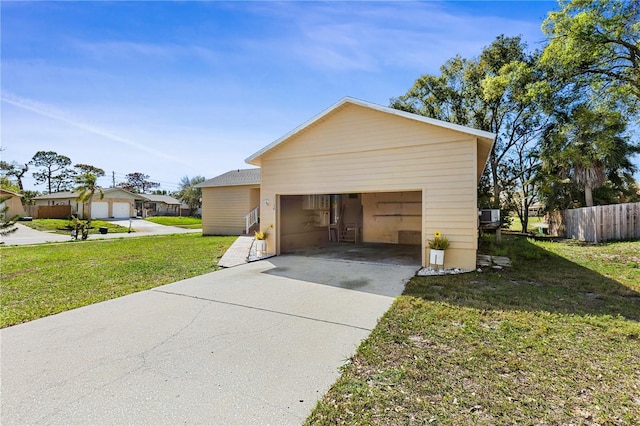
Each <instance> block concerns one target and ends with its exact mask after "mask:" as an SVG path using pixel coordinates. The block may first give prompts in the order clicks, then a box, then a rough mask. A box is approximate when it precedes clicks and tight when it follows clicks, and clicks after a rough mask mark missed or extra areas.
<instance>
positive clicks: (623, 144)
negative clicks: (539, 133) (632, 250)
mask: <svg viewBox="0 0 640 426" xmlns="http://www.w3.org/2000/svg"><path fill="white" fill-rule="evenodd" d="M562 121H563V122H562V123H558V125H557V126H555V127H554V128H553V129H552V130H551V131H550V132H548V133H547V134H546V141H545V146H544V148H543V150H544V151H546V152H545V153H544V155H543V158H544V159H545V160H546V162H547V164H551V165H554V166H555V169H557V170H559V171H560V174H564V175H565V176H566V177H568V178H570V179H571V180H573V181H574V182H575V183H576V184H578V185H580V186H581V187H582V188H583V189H584V197H585V205H586V206H587V207H592V206H593V190H594V189H597V188H600V187H601V186H603V185H604V184H605V183H606V182H607V180H610V179H612V178H613V179H615V178H616V177H617V176H619V175H620V174H623V173H625V172H633V171H635V168H634V166H633V164H632V163H631V162H630V161H629V158H630V156H631V155H632V154H633V153H635V152H637V150H638V149H637V147H636V146H634V145H633V144H631V143H630V142H629V137H628V136H627V135H626V134H625V132H626V129H627V122H626V121H625V119H624V117H623V116H622V114H620V112H619V111H613V110H607V109H595V110H592V109H590V108H589V107H588V106H587V105H585V104H581V105H578V106H577V107H576V108H575V109H573V111H572V112H571V113H570V114H568V115H567V116H565V117H564V120H562Z"/></svg>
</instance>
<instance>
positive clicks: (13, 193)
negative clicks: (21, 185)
mask: <svg viewBox="0 0 640 426" xmlns="http://www.w3.org/2000/svg"><path fill="white" fill-rule="evenodd" d="M0 192H4V193H6V194H9V195H13V196H15V197H24V195H22V194H18V193H17V192H13V191H9V190H8V189H4V188H0Z"/></svg>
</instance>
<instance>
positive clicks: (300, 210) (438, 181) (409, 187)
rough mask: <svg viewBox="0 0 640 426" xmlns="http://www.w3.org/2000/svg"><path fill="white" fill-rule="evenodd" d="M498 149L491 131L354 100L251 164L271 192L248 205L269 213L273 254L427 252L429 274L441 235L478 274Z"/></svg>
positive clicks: (449, 257) (451, 260) (459, 262)
mask: <svg viewBox="0 0 640 426" xmlns="http://www.w3.org/2000/svg"><path fill="white" fill-rule="evenodd" d="M494 140H495V135H494V134H492V133H489V132H485V131H480V130H476V129H472V128H468V127H464V126H460V125H455V124H451V123H447V122H443V121H439V120H435V119H431V118H427V117H423V116H420V115H416V114H410V113H407V112H403V111H399V110H395V109H392V108H387V107H383V106H380V105H375V104H372V103H369V102H364V101H360V100H356V99H353V98H344V99H343V100H341V101H339V102H338V103H336V104H335V105H333V106H332V107H330V108H329V109H327V110H325V111H323V112H322V113H320V114H319V115H318V116H316V117H314V118H313V119H311V120H310V121H308V122H306V123H304V124H303V125H301V126H300V127H298V128H296V129H294V130H293V131H291V132H290V133H288V134H286V135H284V136H283V137H281V138H280V139H278V140H276V141H275V142H273V143H272V144H270V145H268V146H266V147H265V148H263V149H261V150H260V151H258V152H256V153H255V154H253V155H252V156H250V157H249V158H247V160H246V162H247V163H249V164H252V165H255V166H258V167H260V168H261V183H260V198H259V200H260V202H259V203H255V202H252V203H245V205H246V206H247V210H246V212H248V209H249V208H252V206H254V205H256V204H259V205H260V207H261V211H260V228H261V230H263V231H267V232H268V233H269V236H268V239H267V251H268V252H269V253H273V254H281V253H285V252H288V251H293V250H295V249H296V248H299V247H304V246H309V245H316V244H328V243H329V242H330V241H331V240H336V239H337V240H342V239H344V240H351V241H354V240H355V241H363V242H379V243H391V244H398V243H406V244H419V245H420V246H421V247H422V249H421V252H422V265H424V266H427V264H428V261H429V249H428V240H429V239H430V238H432V237H433V234H434V232H436V231H440V232H441V233H442V234H444V235H445V236H446V237H447V238H449V240H450V243H451V245H450V247H449V249H448V250H447V254H446V257H445V262H446V263H445V267H448V268H450V267H459V268H463V269H467V270H471V269H474V268H475V266H476V251H477V247H478V208H477V186H478V180H479V179H480V176H481V175H482V172H483V169H484V167H485V164H486V162H487V158H488V156H489V153H490V151H491V148H492V146H493V143H494ZM223 176H224V175H223ZM231 188H232V187H231V186H228V189H231ZM206 190H207V188H206V186H204V185H203V205H204V204H205V202H206V201H207V197H206V196H205V195H204V193H205V191H206ZM218 191H221V190H220V189H219V188H218ZM222 192H223V191H221V193H222ZM212 201H213V198H212ZM229 204H230V201H229V200H227V199H225V198H224V196H219V197H217V198H216V201H215V203H214V204H213V205H212V204H211V203H210V202H208V203H207V204H206V205H207V207H206V208H203V222H206V221H207V219H206V218H207V216H208V215H211V214H212V213H213V214H217V213H215V212H217V210H218V209H221V208H226V206H228V205H229ZM245 214H246V213H245ZM241 222H242V220H240V221H239V224H241ZM332 226H333V227H334V229H332ZM238 228H239V227H238ZM327 230H329V232H327Z"/></svg>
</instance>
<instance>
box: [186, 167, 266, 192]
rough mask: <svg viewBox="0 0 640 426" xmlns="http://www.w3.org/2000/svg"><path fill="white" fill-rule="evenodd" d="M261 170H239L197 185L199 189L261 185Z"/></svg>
mask: <svg viewBox="0 0 640 426" xmlns="http://www.w3.org/2000/svg"><path fill="white" fill-rule="evenodd" d="M259 184H260V169H256V168H254V169H238V170H231V171H229V172H226V173H223V174H221V175H220V176H216V177H214V178H211V179H208V180H206V181H204V182H202V183H201V184H198V185H196V187H198V188H209V187H216V186H238V185H259Z"/></svg>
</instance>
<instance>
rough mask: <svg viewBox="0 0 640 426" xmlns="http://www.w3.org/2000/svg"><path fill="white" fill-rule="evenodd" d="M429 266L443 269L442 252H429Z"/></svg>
mask: <svg viewBox="0 0 640 426" xmlns="http://www.w3.org/2000/svg"><path fill="white" fill-rule="evenodd" d="M429 265H437V266H443V267H444V250H436V249H430V250H429Z"/></svg>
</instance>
